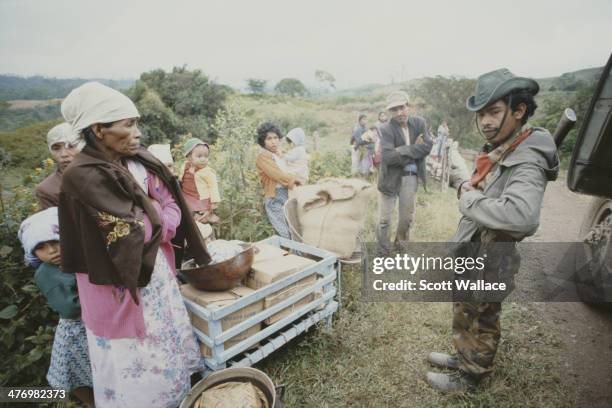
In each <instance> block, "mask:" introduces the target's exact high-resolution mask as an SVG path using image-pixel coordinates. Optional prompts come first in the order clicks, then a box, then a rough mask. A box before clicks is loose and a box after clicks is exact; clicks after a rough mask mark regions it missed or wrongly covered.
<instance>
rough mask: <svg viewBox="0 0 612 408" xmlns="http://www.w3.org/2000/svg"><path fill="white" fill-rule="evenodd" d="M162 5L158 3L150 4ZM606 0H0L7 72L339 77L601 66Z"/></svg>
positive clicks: (383, 79)
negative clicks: (183, 69)
mask: <svg viewBox="0 0 612 408" xmlns="http://www.w3.org/2000/svg"><path fill="white" fill-rule="evenodd" d="M153 3H155V4H153ZM610 52H612V1H610V0H581V1H576V0H569V1H568V0H557V1H548V0H546V1H540V0H527V1H526V0H514V1H511V0H505V1H496V0H463V1H438V0H421V1H414V0H396V1H390V0H377V1H374V0H370V1H360V0H307V1H304V0H301V1H294V0H269V1H268V0H259V1H254V0H250V1H231V0H225V1H210V0H193V1H187V0H171V1H157V2H154V1H144V0H143V1H140V0H138V1H132V0H130V1H128V0H120V1H115V0H110V1H109V0H105V1H89V0H53V1H49V0H0V73H3V74H8V73H11V74H18V75H37V74H40V75H45V76H57V77H82V78H92V77H103V78H114V79H121V78H137V77H138V76H139V75H140V73H142V72H144V71H147V70H151V69H155V68H163V69H171V68H172V67H173V66H176V65H183V64H187V66H188V67H189V68H199V69H202V70H203V71H204V72H205V73H206V74H208V75H209V76H210V77H212V78H214V79H216V80H217V81H219V82H221V83H226V84H230V85H233V86H238V87H241V86H244V85H245V79H246V78H262V79H267V80H269V81H270V83H271V84H274V83H275V82H276V81H278V80H279V79H281V78H284V77H296V78H299V79H300V80H302V81H303V82H305V83H306V84H309V85H311V84H314V83H315V80H314V71H315V70H316V69H323V70H326V71H328V72H330V73H332V74H333V75H334V76H335V77H336V79H337V85H338V86H339V87H350V86H358V85H364V84H368V83H389V82H391V80H392V79H393V80H395V81H401V80H408V79H412V78H418V77H422V76H433V75H461V76H467V77H476V76H478V75H479V74H480V73H483V72H486V71H490V70H493V69H496V68H499V67H501V66H506V67H508V68H509V69H510V70H511V71H513V72H514V73H515V74H518V75H525V76H534V77H547V76H556V75H560V74H562V73H564V72H568V71H573V70H577V69H581V68H589V67H596V66H602V65H604V64H605V62H606V61H607V59H608V57H609V55H610Z"/></svg>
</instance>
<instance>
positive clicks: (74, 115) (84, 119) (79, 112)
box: [62, 82, 140, 134]
mask: <svg viewBox="0 0 612 408" xmlns="http://www.w3.org/2000/svg"><path fill="white" fill-rule="evenodd" d="M62 116H64V119H65V120H66V122H68V123H70V124H71V125H72V127H73V129H74V131H75V132H77V133H79V134H80V133H81V131H82V130H83V129H86V128H88V127H89V126H91V125H93V124H95V123H110V122H116V121H118V120H122V119H129V118H139V117H140V114H139V113H138V109H136V105H134V103H133V102H132V101H131V100H130V98H128V97H127V96H125V95H124V94H122V93H121V92H119V91H116V90H114V89H113V88H109V87H108V86H106V85H102V84H101V83H99V82H87V83H86V84H83V85H81V86H79V87H78V88H75V89H73V90H72V91H71V92H70V93H69V94H68V96H67V97H66V99H64V101H63V102H62Z"/></svg>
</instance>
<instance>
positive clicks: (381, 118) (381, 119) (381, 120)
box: [376, 111, 389, 131]
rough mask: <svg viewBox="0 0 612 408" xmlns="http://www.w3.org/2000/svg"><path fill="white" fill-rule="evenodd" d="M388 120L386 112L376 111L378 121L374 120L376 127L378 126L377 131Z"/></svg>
mask: <svg viewBox="0 0 612 408" xmlns="http://www.w3.org/2000/svg"><path fill="white" fill-rule="evenodd" d="M388 121H389V118H388V117H387V112H385V111H380V112H378V121H377V122H376V127H377V128H378V130H379V131H380V128H381V127H382V126H383V125H384V124H385V123H387V122H388Z"/></svg>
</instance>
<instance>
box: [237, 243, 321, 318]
mask: <svg viewBox="0 0 612 408" xmlns="http://www.w3.org/2000/svg"><path fill="white" fill-rule="evenodd" d="M315 263H316V262H315V261H313V260H312V259H308V258H303V257H301V256H297V255H292V254H290V255H285V256H282V257H274V258H272V259H268V260H266V261H263V262H259V263H256V264H255V263H254V264H253V266H252V267H251V272H250V273H249V275H248V276H247V286H248V287H250V288H252V289H256V290H257V289H261V288H263V287H265V286H268V285H269V284H271V283H273V282H276V281H278V280H281V279H283V278H286V277H287V276H290V275H293V274H294V273H297V272H300V271H302V270H304V269H305V268H307V267H309V266H311V265H313V264H315ZM316 280H317V275H316V274H312V275H309V276H307V277H305V278H303V279H300V280H299V281H297V282H295V283H293V284H291V285H289V286H287V287H285V288H282V289H281V290H279V291H277V292H274V293H273V294H271V295H269V296H267V297H266V298H265V299H264V308H265V309H267V308H269V307H271V306H274V305H276V304H278V303H279V302H281V301H283V300H285V299H287V298H289V297H291V296H293V295H294V294H296V293H298V292H300V291H301V290H303V289H305V288H306V287H307V286H308V285H312V284H313V283H314V282H315V281H316ZM313 299H314V296H313V295H308V296H306V297H304V298H302V299H300V300H299V301H298V302H297V303H295V304H293V305H290V306H288V307H286V308H284V309H283V310H281V311H280V312H278V313H275V314H274V315H272V316H270V317H269V318H267V319H266V320H265V321H264V322H265V323H266V324H268V325H270V324H273V323H276V322H277V321H279V320H281V319H282V318H284V317H286V316H288V315H289V314H290V313H292V312H293V311H294V310H296V309H297V308H299V307H300V306H303V305H305V304H307V303H310V302H312V300H313Z"/></svg>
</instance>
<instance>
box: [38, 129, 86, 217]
mask: <svg viewBox="0 0 612 408" xmlns="http://www.w3.org/2000/svg"><path fill="white" fill-rule="evenodd" d="M47 146H48V147H49V152H50V153H51V157H52V158H53V160H55V162H56V163H57V169H56V170H55V171H54V172H53V173H52V174H51V175H49V176H48V177H47V178H46V179H44V180H43V181H42V182H41V183H40V184H39V185H38V186H36V189H35V190H34V197H35V198H36V202H37V204H38V210H39V211H40V210H44V209H46V208H49V207H57V205H58V203H59V192H60V185H61V183H62V174H63V173H64V170H65V169H66V167H68V165H69V164H70V163H71V162H72V159H73V158H74V156H75V155H76V154H77V153H78V152H80V151H81V149H82V148H83V146H84V143H83V142H82V141H80V140H79V137H78V135H77V134H75V132H74V131H73V130H72V126H71V125H70V124H69V123H62V124H59V125H57V126H54V127H53V128H51V130H49V133H47Z"/></svg>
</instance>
